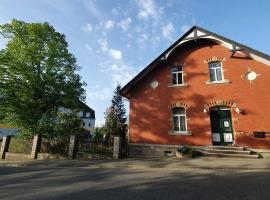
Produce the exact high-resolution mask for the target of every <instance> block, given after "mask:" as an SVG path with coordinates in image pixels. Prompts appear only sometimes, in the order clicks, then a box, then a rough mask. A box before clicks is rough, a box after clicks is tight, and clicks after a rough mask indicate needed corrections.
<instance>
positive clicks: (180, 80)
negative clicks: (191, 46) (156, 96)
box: [172, 66, 184, 85]
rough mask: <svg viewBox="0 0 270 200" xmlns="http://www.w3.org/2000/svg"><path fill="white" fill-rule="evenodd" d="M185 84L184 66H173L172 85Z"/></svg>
mask: <svg viewBox="0 0 270 200" xmlns="http://www.w3.org/2000/svg"><path fill="white" fill-rule="evenodd" d="M182 84H184V75H183V67H182V66H177V67H173V68H172V85H182Z"/></svg>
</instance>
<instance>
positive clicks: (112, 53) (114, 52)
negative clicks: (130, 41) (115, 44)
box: [109, 49, 122, 60]
mask: <svg viewBox="0 0 270 200" xmlns="http://www.w3.org/2000/svg"><path fill="white" fill-rule="evenodd" d="M109 54H110V56H111V57H112V58H114V59H116V60H121V59H122V52H121V51H120V50H116V49H110V50H109Z"/></svg>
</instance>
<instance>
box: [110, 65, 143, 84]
mask: <svg viewBox="0 0 270 200" xmlns="http://www.w3.org/2000/svg"><path fill="white" fill-rule="evenodd" d="M107 71H108V72H109V73H110V75H111V77H112V85H113V87H115V86H116V85H117V84H118V83H120V84H121V85H122V86H123V85H125V84H126V83H128V82H129V81H130V80H131V79H132V78H133V77H134V76H135V75H136V74H137V73H138V71H137V70H135V68H134V67H132V66H130V65H128V64H126V63H118V64H111V66H110V68H109V69H108V70H107Z"/></svg>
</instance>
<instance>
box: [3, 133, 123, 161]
mask: <svg viewBox="0 0 270 200" xmlns="http://www.w3.org/2000/svg"><path fill="white" fill-rule="evenodd" d="M117 138H118V139H117ZM126 149H127V144H126V143H123V141H122V140H121V138H119V137H115V139H114V146H112V145H105V144H103V143H96V142H93V141H92V140H91V137H89V135H78V136H74V135H73V136H70V137H65V138H57V139H46V138H43V139H42V138H41V136H38V135H36V136H35V137H34V138H33V139H32V140H22V139H19V138H16V137H12V136H5V137H3V139H2V142H1V151H0V156H1V158H2V159H4V158H13V159H20V158H24V159H25V158H27V159H48V158H79V159H90V158H103V159H104V158H112V157H113V158H122V157H125V156H126V154H127V150H126Z"/></svg>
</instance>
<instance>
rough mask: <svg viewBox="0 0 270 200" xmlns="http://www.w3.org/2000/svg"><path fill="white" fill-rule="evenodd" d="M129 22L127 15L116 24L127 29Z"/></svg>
mask: <svg viewBox="0 0 270 200" xmlns="http://www.w3.org/2000/svg"><path fill="white" fill-rule="evenodd" d="M131 23H132V20H131V18H130V17H127V18H126V19H123V20H121V21H120V22H119V23H118V25H119V26H120V27H121V28H122V30H123V31H127V30H128V28H129V25H130V24H131Z"/></svg>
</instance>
